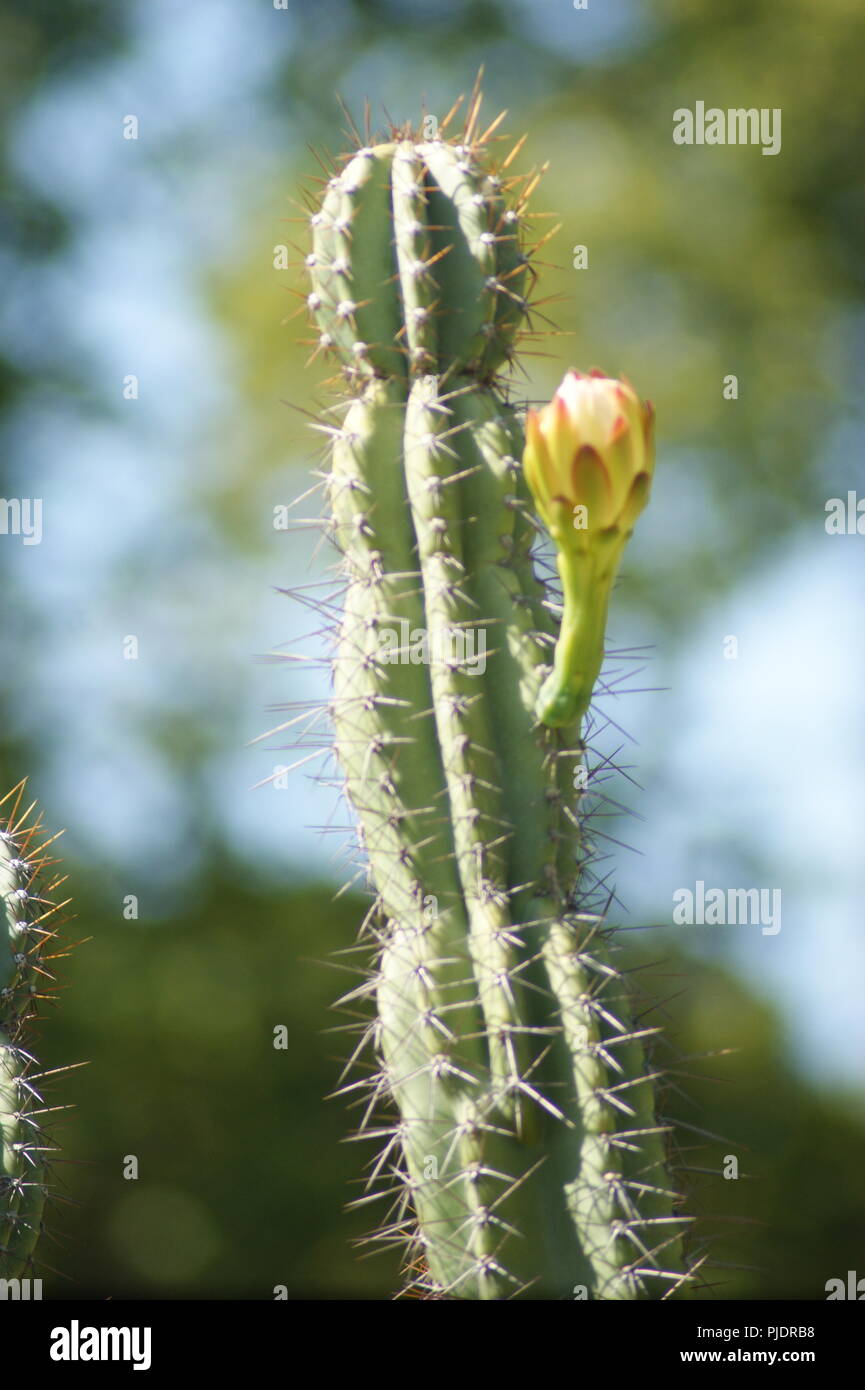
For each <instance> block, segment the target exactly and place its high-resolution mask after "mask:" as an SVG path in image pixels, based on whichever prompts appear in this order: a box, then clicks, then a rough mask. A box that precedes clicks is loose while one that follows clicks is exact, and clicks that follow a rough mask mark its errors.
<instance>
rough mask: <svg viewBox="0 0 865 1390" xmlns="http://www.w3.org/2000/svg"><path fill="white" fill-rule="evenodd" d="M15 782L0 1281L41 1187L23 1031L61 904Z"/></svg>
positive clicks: (19, 1254) (44, 989) (45, 1148)
mask: <svg viewBox="0 0 865 1390" xmlns="http://www.w3.org/2000/svg"><path fill="white" fill-rule="evenodd" d="M23 798H24V784H23V783H21V784H19V785H18V786H17V787H15V788H14V790H13V791H11V792H9V793H8V794H7V796H5V797H4V798H3V800H2V801H0V895H2V899H3V909H4V911H3V925H4V940H3V942H2V944H0V1278H2V1279H18V1278H20V1277H21V1276H22V1275H23V1274H25V1273H26V1272H27V1271H28V1270H29V1269H30V1268H31V1266H32V1263H33V1252H34V1248H35V1246H36V1242H37V1240H38V1238H39V1233H40V1231H41V1229H42V1216H43V1209H44V1205H45V1197H46V1192H47V1187H48V1154H49V1151H50V1145H49V1142H48V1140H47V1138H46V1136H45V1133H44V1130H43V1123H44V1119H45V1115H46V1113H47V1111H46V1107H45V1105H44V1102H43V1099H42V1096H41V1094H40V1092H39V1089H38V1087H39V1083H40V1080H41V1078H40V1073H39V1068H38V1063H37V1062H36V1060H35V1058H34V1057H33V1055H32V1054H31V1052H30V1045H31V1044H30V1033H31V1031H32V1024H33V1021H34V1019H35V1017H36V1013H37V1009H38V1005H39V1001H40V1000H41V999H44V998H45V997H46V995H47V993H48V992H49V989H50V982H51V980H52V978H53V977H52V976H51V974H50V972H49V969H48V960H49V955H48V947H49V944H50V943H51V942H52V941H54V939H55V935H56V933H55V929H54V926H53V925H52V923H53V922H54V920H56V916H57V913H58V912H59V911H61V910H62V908H63V907H64V906H65V903H60V902H56V901H55V900H54V899H55V895H56V893H57V890H58V889H59V888H60V886H61V885H62V883H63V881H64V880H63V879H62V878H58V877H56V876H55V875H53V874H52V873H51V867H52V865H53V864H54V863H55V862H56V861H55V860H53V859H49V858H47V857H46V851H47V849H48V848H49V846H50V845H51V844H52V843H53V840H54V839H56V838H57V837H56V836H54V837H52V838H51V839H48V840H43V839H42V836H41V821H40V819H39V817H38V816H36V815H35V804H31V805H29V806H26V807H24V806H23Z"/></svg>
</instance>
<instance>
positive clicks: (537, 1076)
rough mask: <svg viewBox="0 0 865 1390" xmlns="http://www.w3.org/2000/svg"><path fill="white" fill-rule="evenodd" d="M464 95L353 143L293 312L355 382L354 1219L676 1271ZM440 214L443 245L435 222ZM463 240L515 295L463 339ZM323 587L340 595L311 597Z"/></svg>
mask: <svg viewBox="0 0 865 1390" xmlns="http://www.w3.org/2000/svg"><path fill="white" fill-rule="evenodd" d="M471 111H472V113H473V114H470V121H469V122H467V130H466V131H464V133H463V142H462V144H461V146H460V147H459V148H458V149H454V147H452V146H446V145H444V143H443V142H442V141H441V140H439V141H436V142H434V145H435V150H436V155H435V157H433V156H432V150H433V145H429V146H423V145H419V144H418V142H417V141H416V140H415V139H414V137H413V136H412V135H411V133H410V132H407V131H403V132H398V131H395V130H392V131H391V141H390V142H389V144H388V145H374V144H372V142H371V141H370V140H369V138H368V137H367V139H366V140H365V141H361V140H360V139H359V141H358V143H359V144H360V145H361V149H360V151H359V153H357V154H355V155H354V156H350V157H349V158H348V160H347V161H346V166H345V168H344V170H343V172H342V174H341V175H340V174H336V175H334V177H333V179H332V180H330V181H329V182H328V185H327V187H326V189H325V191H324V194H323V205H321V204H320V205H319V206H318V208H317V210H316V212H315V213H314V214H313V224H314V225H313V232H314V249H313V252H312V253H311V255H312V262H311V264H310V270H311V273H312V276H313V289H312V295H311V297H310V300H309V305H308V307H309V308H310V310H311V311H312V313H313V315H314V317H315V318H316V319H317V320H318V322H319V324H320V326H321V327H322V332H323V334H324V341H323V342H320V344H319V347H324V348H327V349H328V350H331V349H332V350H333V351H335V353H336V355H337V356H338V357H339V358H340V360H341V361H342V364H343V373H344V376H347V378H348V380H349V382H350V383H351V384H352V387H353V390H354V391H355V396H354V399H353V400H351V401H350V402H349V403H348V406H347V413H346V415H345V417H344V418H343V419H342V420H341V421H340V422H339V423H338V424H336V425H334V424H332V423H330V422H328V421H326V422H324V423H323V424H322V426H321V427H322V428H323V429H324V430H325V432H326V433H327V434H328V435H329V436H330V439H331V443H332V457H331V467H330V469H329V471H328V473H327V474H326V486H327V490H328V494H329V500H330V520H329V522H328V523H326V525H327V529H328V530H329V534H330V536H331V539H332V540H333V541H334V542H335V544H336V546H337V548H338V549H339V551H340V552H341V555H342V580H343V584H344V590H343V595H342V598H343V602H342V608H341V614H340V618H339V620H338V632H337V640H336V644H335V652H334V656H333V673H334V690H333V697H332V699H331V701H330V702H329V704H328V706H327V710H326V711H325V713H326V715H327V716H328V717H329V719H330V722H331V723H332V726H333V729H334V740H333V751H334V752H335V754H336V758H337V763H338V767H339V769H340V771H341V773H342V774H343V776H344V778H345V782H344V790H345V794H346V798H347V800H348V802H349V804H350V806H351V808H352V810H353V812H354V813H355V815H356V817H357V822H358V831H359V842H360V848H361V850H362V864H363V866H364V868H365V871H366V872H367V873H368V875H369V878H370V879H371V882H372V886H373V888H374V890H375V893H376V895H377V896H376V902H375V904H374V907H373V910H372V911H371V912H370V914H369V917H368V919H367V926H368V930H369V934H370V936H371V937H372V940H373V942H374V946H375V961H374V963H373V965H372V968H371V969H362V970H361V974H362V976H363V978H362V980H361V982H360V984H359V985H358V986H357V987H356V988H355V989H353V990H351V991H350V993H349V994H348V995H347V996H346V998H345V1000H344V1001H343V1003H344V1004H345V1006H346V1007H349V1008H360V1006H361V1004H362V1001H364V1000H367V1001H369V1000H373V999H374V1000H375V1005H376V1010H377V1014H376V1017H375V1018H374V1019H373V1021H372V1022H371V1023H370V1022H369V1021H364V1020H363V1019H362V1021H361V1022H360V1023H359V1024H358V1025H357V1027H358V1028H359V1029H360V1032H361V1041H360V1043H359V1045H358V1047H357V1049H356V1050H355V1054H354V1056H353V1058H352V1062H356V1061H357V1060H358V1058H359V1057H360V1056H361V1055H362V1053H363V1050H364V1046H365V1044H370V1043H371V1044H372V1046H373V1050H374V1055H375V1057H376V1059H377V1060H376V1062H374V1064H373V1067H372V1070H371V1073H370V1075H369V1076H368V1077H365V1078H363V1079H362V1080H361V1081H352V1082H350V1083H349V1085H348V1086H347V1087H346V1089H347V1090H348V1091H350V1092H356V1093H357V1094H358V1096H360V1097H363V1096H365V1097H366V1101H365V1110H364V1118H363V1121H362V1123H361V1127H360V1131H359V1133H360V1135H361V1136H363V1135H366V1136H368V1137H372V1138H375V1139H378V1140H384V1148H383V1151H382V1152H381V1154H380V1155H379V1157H378V1158H377V1159H375V1160H374V1161H373V1163H372V1164H371V1175H370V1183H371V1185H372V1187H373V1188H377V1189H378V1190H377V1191H373V1192H372V1194H371V1195H369V1196H367V1197H364V1198H362V1199H361V1201H363V1202H366V1201H367V1200H377V1199H378V1198H381V1197H387V1196H388V1194H390V1195H391V1196H392V1197H393V1200H394V1207H393V1210H392V1212H391V1214H390V1216H389V1217H388V1218H387V1219H386V1221H385V1223H384V1225H383V1226H382V1228H381V1229H380V1231H379V1232H378V1233H377V1235H376V1237H375V1239H379V1240H382V1241H384V1242H385V1243H388V1242H391V1241H394V1240H397V1241H402V1242H406V1243H407V1244H408V1248H409V1257H408V1261H407V1269H408V1270H409V1272H410V1280H411V1285H410V1286H412V1287H415V1288H417V1289H419V1290H420V1291H422V1292H424V1293H426V1294H429V1295H433V1296H439V1297H441V1296H444V1297H448V1296H451V1297H470V1298H499V1297H511V1296H515V1295H518V1294H521V1293H525V1292H529V1293H531V1292H532V1291H534V1292H540V1293H549V1292H550V1291H551V1290H554V1291H555V1292H556V1294H557V1295H558V1296H569V1294H570V1293H571V1290H572V1288H574V1287H575V1286H579V1285H583V1286H585V1287H586V1289H587V1290H588V1291H589V1295H590V1296H592V1297H596V1298H633V1297H640V1296H649V1297H661V1296H669V1295H670V1294H671V1293H674V1292H678V1291H679V1290H680V1289H681V1288H683V1287H684V1285H685V1284H687V1283H688V1282H689V1280H691V1279H692V1277H693V1272H692V1271H689V1270H688V1267H687V1263H686V1261H685V1260H684V1258H683V1255H682V1250H681V1229H682V1225H683V1222H684V1218H682V1217H681V1216H679V1215H678V1214H677V1212H676V1210H675V1203H676V1194H674V1193H673V1192H672V1191H671V1189H670V1187H669V1178H668V1175H667V1163H666V1160H667V1154H666V1150H667V1127H666V1126H665V1125H664V1124H662V1123H661V1122H660V1121H658V1120H657V1119H656V1116H655V1111H654V1090H655V1082H656V1080H657V1077H656V1075H655V1074H654V1073H653V1072H652V1071H651V1070H650V1069H649V1067H648V1065H647V1063H646V1061H645V1056H644V1050H645V1045H646V1044H648V1043H649V1042H650V1040H651V1037H652V1035H653V1033H654V1030H653V1029H650V1028H644V1027H637V1026H635V1025H634V1024H632V1023H630V1022H629V1021H628V1017H629V1016H628V1013H627V1002H626V998H625V995H626V991H625V986H624V981H623V980H622V977H621V976H620V974H619V973H618V972H617V970H616V969H615V967H614V966H613V965H612V964H611V961H610V955H611V951H610V940H609V933H608V932H607V930H606V929H605V927H604V919H605V912H606V907H607V903H606V902H605V901H603V899H604V892H605V883H604V880H602V879H599V878H597V877H596V876H595V874H594V869H593V864H594V860H595V859H596V856H594V855H593V852H592V850H591V847H590V846H589V844H588V840H587V837H586V834H585V825H584V819H585V818H584V817H583V816H582V815H580V814H579V812H578V811H577V810H576V808H575V807H574V804H573V803H574V800H575V798H574V790H573V780H574V771H575V768H576V767H577V766H579V765H580V764H581V763H582V762H583V760H584V758H585V756H586V750H585V747H584V745H583V743H582V741H581V738H580V731H579V730H578V729H576V728H572V729H565V730H560V731H555V732H553V731H550V730H545V729H540V728H538V727H536V726H535V725H534V723H533V720H532V719H531V717H530V711H531V710H532V709H533V707H534V697H535V696H536V694H537V690H538V687H539V684H540V682H541V680H542V679H543V677H544V675H545V674H546V672H547V670H548V669H549V667H548V662H549V658H550V653H551V649H552V646H553V644H554V641H555V631H556V621H557V612H556V609H557V605H556V600H555V596H554V588H553V587H551V586H550V585H549V584H548V583H546V582H543V581H540V580H539V578H538V573H537V566H536V563H535V557H534V556H533V554H532V544H533V540H534V538H535V534H536V529H537V528H536V523H535V522H534V519H533V516H532V513H531V510H530V508H529V507H528V506H527V498H526V494H525V490H524V487H523V485H522V479H521V474H520V469H519V466H518V463H517V460H518V458H519V454H520V452H521V448H522V443H521V431H520V428H519V424H518V420H517V417H516V415H515V413H514V411H513V410H512V409H511V407H510V406H508V404H507V402H506V392H505V388H504V387H503V383H502V381H501V379H500V378H499V377H498V376H497V372H498V370H499V368H500V367H501V366H502V365H503V364H506V363H508V362H509V361H510V360H511V357H512V348H513V342H514V337H515V330H516V326H517V322H518V320H519V319H521V318H522V316H523V315H524V313H525V310H526V307H527V306H526V304H525V300H524V297H523V295H522V293H521V292H520V293H516V291H515V290H514V284H515V282H517V280H518V277H519V276H527V275H528V274H529V271H528V268H527V262H526V258H525V256H524V254H523V252H522V251H520V250H519V239H518V236H517V232H516V227H515V221H514V218H510V217H509V211H508V209H507V208H506V207H505V206H504V202H503V200H501V201H499V198H500V193H501V188H502V181H501V177H500V176H499V175H495V174H494V175H492V177H493V178H495V179H496V180H497V185H494V186H492V187H491V186H490V183H489V179H490V177H491V176H490V175H489V173H483V171H482V168H481V162H480V157H479V155H480V152H479V149H478V148H477V147H478V146H480V145H482V144H483V139H481V140H479V141H476V142H473V141H472V140H471V139H469V138H467V136H468V137H471V136H472V134H473V129H474V127H475V126H476V122H477V102H476V101H475V99H474V98H473V103H472V109H471ZM443 124H444V123H443ZM495 124H496V125H497V124H498V122H496V123H495ZM487 134H489V132H487ZM484 138H485V137H484ZM442 151H446V153H442ZM460 164H462V166H463V167H462V168H460V167H459V166H460ZM443 169H445V170H447V171H448V172H453V173H454V177H455V179H456V178H462V179H464V180H465V181H466V183H467V186H468V194H467V201H471V200H472V199H473V200H474V213H475V214H476V215H478V216H481V217H483V218H485V219H486V223H485V231H486V234H487V240H486V241H485V242H483V241H480V237H481V236H482V235H483V234H484V229H481V228H480V224H478V225H477V226H476V228H475V230H476V232H477V236H476V237H475V238H474V240H473V239H472V236H471V234H470V233H467V232H466V225H465V222H464V221H461V219H460V209H459V207H458V206H457V211H456V214H454V213H453V211H451V212H450V213H449V214H448V216H447V219H445V218H442V220H441V222H440V223H433V222H432V220H431V216H430V211H431V208H432V206H433V205H434V203H435V200H436V199H438V200H441V199H445V200H446V199H447V197H448V195H450V196H451V200H452V201H451V209H453V207H454V206H456V205H457V204H458V202H459V199H458V198H454V194H455V187H454V186H451V187H448V186H447V178H445V177H443V175H442V170H443ZM436 171H438V175H439V177H438V181H436V179H435V173H436ZM346 178H347V182H346ZM481 179H485V180H486V183H485V185H484V186H483V187H482V186H480V180H481ZM511 211H513V212H514V213H515V216H516V217H517V218H519V217H521V216H522V213H523V211H524V204H523V203H521V204H520V205H519V208H518V209H512V210H511ZM367 219H368V220H367ZM505 219H508V220H507V221H506V220H505ZM445 221H446V222H447V232H448V235H449V236H450V237H451V238H452V239H453V240H452V242H451V244H450V245H441V244H440V243H439V244H436V243H435V242H434V240H433V234H434V232H435V231H439V232H440V231H441V230H442V228H443V225H444V223H445ZM383 226H393V227H394V235H393V237H391V236H390V234H387V235H385V236H384V237H383V235H382V227H383ZM504 227H507V228H508V230H507V232H506V233H503V231H502V229H503V228H504ZM461 235H465V245H466V247H467V248H468V258H469V260H471V258H472V257H473V256H474V255H475V253H476V252H479V251H480V250H481V249H482V248H485V250H486V252H488V253H489V254H493V255H500V254H501V247H502V245H506V246H508V248H509V252H508V253H509V254H511V255H512V256H513V262H512V264H511V266H510V267H509V268H508V270H507V271H505V272H504V273H498V274H497V275H496V277H495V278H496V281H497V285H498V291H501V290H502V288H503V286H504V280H505V276H507V278H508V280H509V282H510V283H509V285H508V292H507V293H506V294H505V295H502V294H500V293H499V292H498V291H497V294H496V295H495V296H494V297H493V299H492V300H491V301H487V303H488V304H489V303H490V302H493V303H495V304H496V306H500V305H501V304H502V303H503V302H504V300H505V299H507V300H508V314H507V316H503V318H502V321H501V322H499V321H498V319H497V318H496V312H497V310H495V311H494V312H493V313H492V314H491V313H490V312H489V310H488V309H487V310H484V311H482V315H481V323H480V326H478V325H477V324H475V325H474V327H473V329H472V332H471V333H469V334H468V335H466V333H465V331H464V330H465V320H464V318H463V317H462V316H461V314H460V313H456V314H454V312H453V308H454V305H453V302H452V300H451V301H450V302H448V303H445V302H444V301H443V300H442V298H441V297H440V292H441V280H442V276H443V274H444V264H445V262H446V260H447V257H448V255H451V254H452V253H453V252H454V250H455V249H456V246H455V242H456V241H457V240H458V239H459V237H460V236H461ZM376 237H377V238H378V240H377V241H376ZM463 250H465V247H463ZM358 256H359V257H360V262H361V264H362V266H363V274H364V275H366V276H367V279H366V280H365V281H364V280H363V276H358V275H357V274H356V268H355V260H356V258H357V257H358ZM464 259H465V258H464ZM370 277H371V278H370ZM358 285H363V286H364V288H363V289H362V290H359V289H358ZM395 288H396V289H398V293H391V291H394V290H395ZM487 288H488V289H491V288H492V281H490V282H489V284H488V285H487ZM366 291H368V293H366ZM512 291H513V292H512ZM451 293H452V291H451ZM437 296H439V297H437ZM476 299H477V301H478V302H480V303H482V302H483V301H482V300H481V299H480V298H479V297H477V296H476ZM458 302H459V303H460V307H462V302H461V301H458ZM304 601H306V602H308V601H309V599H308V597H307V596H304ZM321 611H322V613H323V615H324V616H325V618H326V620H327V619H330V618H332V616H333V614H334V612H335V611H336V610H335V604H334V602H333V598H332V597H331V598H328V599H327V600H325V601H324V602H323V603H322V605H321ZM388 624H394V625H400V624H407V625H408V630H409V631H412V630H416V629H423V630H424V631H426V633H427V636H428V639H429V641H430V647H431V648H432V647H433V646H434V639H435V636H436V634H443V635H446V634H448V633H451V634H453V633H454V632H463V633H468V632H475V633H478V632H481V631H483V632H484V633H485V634H486V635H487V637H488V639H489V641H490V643H491V650H490V651H489V653H488V655H489V658H490V662H491V666H492V674H487V676H486V678H485V679H483V678H480V677H477V676H472V675H470V674H469V671H468V669H467V666H468V663H467V662H466V660H465V658H456V659H447V658H444V659H442V658H441V656H437V655H432V656H431V657H429V658H428V659H427V660H426V661H425V663H424V664H422V665H421V666H420V667H418V666H416V665H415V664H414V663H413V662H411V661H408V660H406V661H404V662H397V663H396V664H384V663H383V662H382V660H381V653H380V648H379V635H380V632H381V629H382V627H383V626H385V625H388ZM503 676H504V679H503V678H502V677H503ZM321 715H322V711H320V710H313V711H311V712H310V717H311V720H312V724H311V726H310V727H314V726H316V725H317V724H318V721H319V720H320V718H321ZM297 717H298V719H301V720H303V719H305V718H306V716H305V715H304V714H303V713H301V714H299V715H298V716H297ZM319 727H320V726H319ZM302 743H303V740H302ZM326 748H327V740H326V739H325V740H324V742H323V743H319V745H318V746H317V747H316V748H314V750H313V756H318V755H319V754H320V753H322V752H323V751H325V750H326ZM503 750H504V755H503ZM601 772H602V773H603V766H602V768H601ZM429 904H433V905H434V906H433V907H432V909H431V908H430V906H429ZM362 949H363V948H362ZM390 1106H393V1107H394V1109H395V1112H396V1113H395V1114H394V1113H393V1112H390V1120H388V1119H387V1118H380V1117H381V1116H382V1107H384V1112H385V1115H386V1114H387V1113H388V1107H390Z"/></svg>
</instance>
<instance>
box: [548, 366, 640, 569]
mask: <svg viewBox="0 0 865 1390" xmlns="http://www.w3.org/2000/svg"><path fill="white" fill-rule="evenodd" d="M653 417H654V412H653V410H652V407H651V405H650V404H649V403H648V402H645V403H644V402H642V401H641V400H640V398H639V396H638V395H637V394H636V392H635V391H634V389H633V387H632V386H631V385H630V384H629V383H628V382H626V381H617V380H615V378H613V377H606V376H604V375H603V374H602V373H601V372H597V371H595V372H592V373H590V375H588V376H584V375H583V373H582V372H573V371H572V372H568V373H567V375H566V376H565V378H564V380H563V382H562V384H561V386H560V387H559V389H558V390H557V391H556V394H555V395H554V396H553V399H552V400H551V401H550V403H549V405H545V406H543V408H542V409H541V410H530V411H529V412H528V417H527V420H526V451H525V455H524V457H523V467H524V470H525V475H526V481H527V482H528V485H529V488H530V489H531V492H532V496H533V497H534V499H535V505H536V506H537V509H538V512H539V513H540V516H541V518H542V520H543V521H544V523H545V525H546V526H547V528H548V530H549V531H550V534H551V535H552V536H553V538H554V540H555V541H556V543H557V544H559V545H563V544H572V545H573V544H576V545H578V546H579V548H581V549H585V548H586V546H587V545H588V544H590V543H591V538H592V537H596V536H598V534H599V533H603V532H607V531H610V529H611V528H613V529H615V530H616V531H617V532H619V533H621V534H622V536H623V538H624V539H627V537H628V535H630V533H631V531H632V530H633V527H634V522H635V521H636V519H637V517H638V516H639V514H640V512H641V511H642V509H643V507H644V506H645V505H646V502H647V501H648V496H649V487H650V484H651V480H652V471H653V467H654V450H653V440H652V425H653ZM569 531H574V532H576V533H577V534H576V536H575V537H570V536H569V535H568V532H569Z"/></svg>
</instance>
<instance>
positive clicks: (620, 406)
mask: <svg viewBox="0 0 865 1390" xmlns="http://www.w3.org/2000/svg"><path fill="white" fill-rule="evenodd" d="M653 424H654V412H653V410H652V407H651V405H650V404H649V403H648V402H643V401H641V400H640V398H639V396H638V395H637V394H636V392H635V391H634V389H633V387H632V386H631V385H630V383H629V382H627V381H617V380H616V379H615V378H613V377H606V376H604V375H603V373H602V372H598V371H593V372H591V373H590V374H589V375H588V376H585V375H584V374H583V373H582V372H574V371H571V372H568V373H567V375H566V376H565V378H564V380H563V382H562V384H561V386H560V387H559V389H558V390H557V391H556V394H555V395H554V396H553V399H552V400H551V401H550V403H549V405H545V406H543V407H542V408H541V409H540V410H530V411H529V412H528V415H527V419H526V448H525V453H524V455H523V471H524V473H525V477H526V482H527V483H528V486H529V489H530V491H531V493H532V496H533V498H534V501H535V506H536V507H537V509H538V513H539V515H540V517H541V520H542V521H543V522H544V524H545V525H546V527H547V529H548V530H549V532H550V535H551V536H552V539H553V541H554V542H555V545H556V558H557V563H558V569H559V575H560V576H561V580H562V588H563V596H564V613H563V615H562V626H561V631H560V633H559V640H558V642H557V644H556V655H555V664H554V667H553V671H552V673H551V674H550V676H549V678H548V679H547V681H546V682H545V683H544V685H543V687H542V689H541V692H540V695H539V697H538V704H537V711H536V712H537V715H538V718H539V719H540V720H541V721H542V722H543V723H545V724H550V725H553V726H555V727H558V726H560V725H563V724H568V723H572V722H575V721H579V720H581V719H582V717H583V715H584V714H585V712H586V710H587V709H588V705H589V700H590V699H591V695H592V690H593V689H594V685H595V681H596V680H597V678H598V674H599V672H600V669H601V664H602V662H603V656H604V630H605V628H606V621H607V608H608V605H609V597H610V591H611V589H612V585H613V580H614V579H615V576H616V572H617V570H618V568H619V562H620V560H621V557H622V552H623V550H624V548H625V544H626V542H627V540H628V537H629V536H630V534H631V532H632V530H633V529H634V523H635V521H636V519H637V517H638V516H639V515H640V512H641V511H642V510H643V508H644V507H645V505H646V503H647V501H648V499H649V489H650V487H651V482H652V474H653V471H654V463H655V459H654V442H653Z"/></svg>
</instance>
